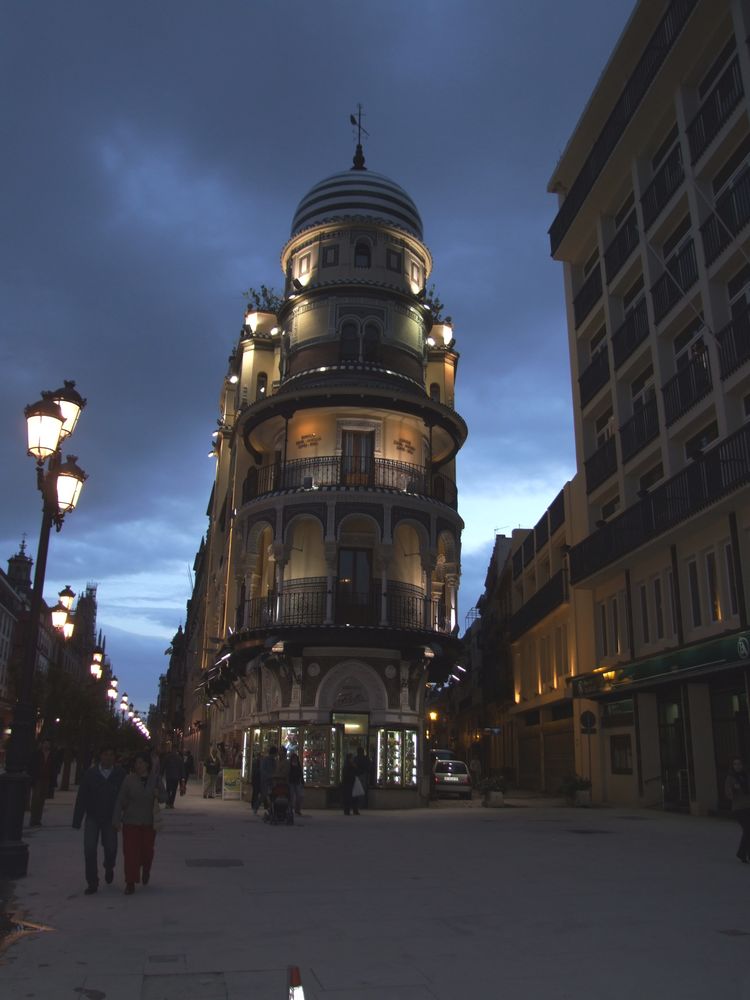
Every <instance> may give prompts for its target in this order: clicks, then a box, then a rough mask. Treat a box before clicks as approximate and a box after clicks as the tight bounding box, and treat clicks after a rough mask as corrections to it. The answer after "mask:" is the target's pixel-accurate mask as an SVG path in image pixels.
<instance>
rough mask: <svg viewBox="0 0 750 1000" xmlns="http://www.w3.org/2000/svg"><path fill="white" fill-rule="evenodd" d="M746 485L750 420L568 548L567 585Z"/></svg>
mask: <svg viewBox="0 0 750 1000" xmlns="http://www.w3.org/2000/svg"><path fill="white" fill-rule="evenodd" d="M748 483H750V424H748V425H746V426H744V427H741V428H740V429H739V430H738V431H736V432H735V433H734V434H732V435H730V436H729V437H727V438H725V439H724V440H723V441H722V442H721V443H720V444H718V445H715V446H714V447H713V448H712V449H711V450H710V451H707V452H706V453H705V454H703V455H700V456H698V457H697V458H696V459H695V460H694V461H693V462H691V463H690V464H689V465H687V466H686V467H685V468H684V469H682V470H681V471H680V472H678V473H677V475H676V476H672V478H671V479H668V480H667V481H666V482H665V483H662V484H661V485H660V486H657V487H656V488H655V489H654V490H653V492H651V493H649V494H648V496H646V497H645V498H644V499H643V500H640V501H639V502H638V503H635V504H633V506H632V507H628V509H627V510H625V511H623V513H622V514H620V515H619V517H616V518H614V520H612V521H608V522H607V523H606V524H605V525H604V526H603V527H602V528H600V529H599V530H598V531H595V532H593V533H592V534H591V535H589V536H588V537H587V538H584V539H583V541H582V542H579V543H578V545H575V546H574V547H573V548H572V549H571V552H570V579H571V583H574V584H576V583H580V582H581V581H582V580H585V579H586V578H587V577H589V576H591V574H592V573H596V572H598V571H599V570H601V569H603V568H604V567H605V566H609V565H610V564H611V563H613V562H616V561H617V560H618V559H622V558H623V557H624V556H627V555H628V554H629V553H630V552H633V551H634V550H635V549H637V548H639V547H640V546H641V545H645V544H646V543H647V542H649V541H651V540H652V539H654V538H657V537H658V536H659V535H661V534H663V533H664V532H665V531H669V530H670V529H671V528H674V527H675V526H676V525H678V524H680V523H681V522H682V521H684V520H686V519H687V518H688V517H691V516H692V515H694V514H697V513H699V512H700V511H702V510H704V509H705V508H706V507H709V506H710V505H711V504H714V503H716V502H717V501H718V500H721V499H722V498H723V497H725V496H727V495H728V494H729V493H732V492H733V491H734V490H736V489H739V488H740V487H742V486H745V485H747V484H748Z"/></svg>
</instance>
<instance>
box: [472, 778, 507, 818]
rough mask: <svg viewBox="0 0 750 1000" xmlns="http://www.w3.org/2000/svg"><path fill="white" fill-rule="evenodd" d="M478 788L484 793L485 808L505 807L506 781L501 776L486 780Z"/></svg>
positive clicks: (483, 802) (483, 803)
mask: <svg viewBox="0 0 750 1000" xmlns="http://www.w3.org/2000/svg"><path fill="white" fill-rule="evenodd" d="M477 788H478V790H479V791H480V792H481V793H482V805H483V806H488V807H489V808H492V809H499V808H500V807H502V806H504V805H505V779H504V778H503V777H502V776H501V775H499V774H496V775H493V776H492V777H489V778H484V779H483V780H482V781H480V782H479V784H478V785H477Z"/></svg>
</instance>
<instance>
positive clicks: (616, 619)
mask: <svg viewBox="0 0 750 1000" xmlns="http://www.w3.org/2000/svg"><path fill="white" fill-rule="evenodd" d="M609 613H610V620H611V623H612V652H613V653H614V654H617V653H620V652H621V647H620V608H619V604H618V600H617V598H616V597H613V598H612V599H611V600H610V602H609Z"/></svg>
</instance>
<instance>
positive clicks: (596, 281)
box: [573, 262, 602, 327]
mask: <svg viewBox="0 0 750 1000" xmlns="http://www.w3.org/2000/svg"><path fill="white" fill-rule="evenodd" d="M601 297H602V269H601V267H600V266H599V263H598V262H597V264H596V267H595V268H594V270H593V271H592V272H591V274H590V275H589V276H588V278H586V280H585V281H584V283H583V284H582V285H581V287H580V288H579V290H578V293H577V295H576V297H575V298H574V299H573V315H574V317H575V323H576V326H577V327H578V326H580V325H581V323H583V321H584V320H585V319H586V317H587V316H588V314H589V313H590V312H591V310H592V309H593V308H594V306H595V305H596V303H597V302H598V301H599V299H600V298H601Z"/></svg>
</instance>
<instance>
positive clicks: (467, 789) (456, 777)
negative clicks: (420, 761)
mask: <svg viewBox="0 0 750 1000" xmlns="http://www.w3.org/2000/svg"><path fill="white" fill-rule="evenodd" d="M432 794H433V795H434V796H435V798H438V797H439V796H440V795H458V797H459V798H460V799H470V798H471V774H470V773H469V768H468V767H467V765H466V764H465V763H464V761H462V760H436V761H435V763H434V764H433V767H432Z"/></svg>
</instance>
